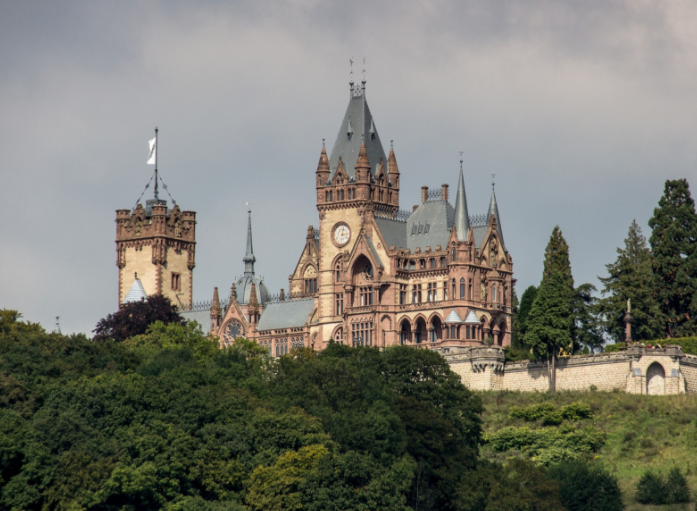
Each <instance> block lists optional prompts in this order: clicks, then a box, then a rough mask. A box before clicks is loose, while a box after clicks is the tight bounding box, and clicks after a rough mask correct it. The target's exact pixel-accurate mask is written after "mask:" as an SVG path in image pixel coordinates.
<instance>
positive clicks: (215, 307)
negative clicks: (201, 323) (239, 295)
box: [211, 287, 222, 316]
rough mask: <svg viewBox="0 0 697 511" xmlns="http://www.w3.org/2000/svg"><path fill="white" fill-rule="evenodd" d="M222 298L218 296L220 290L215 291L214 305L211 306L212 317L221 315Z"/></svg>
mask: <svg viewBox="0 0 697 511" xmlns="http://www.w3.org/2000/svg"><path fill="white" fill-rule="evenodd" d="M221 310H222V309H221V307H220V297H219V296H218V288H217V287H216V288H215V289H213V303H212V304H211V316H213V315H217V314H220V312H221Z"/></svg>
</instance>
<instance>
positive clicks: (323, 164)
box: [317, 142, 329, 174]
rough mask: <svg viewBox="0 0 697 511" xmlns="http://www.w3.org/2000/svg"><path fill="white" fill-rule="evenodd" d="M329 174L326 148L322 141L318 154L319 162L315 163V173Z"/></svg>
mask: <svg viewBox="0 0 697 511" xmlns="http://www.w3.org/2000/svg"><path fill="white" fill-rule="evenodd" d="M324 172H326V173H327V174H329V158H328V157H327V150H326V149H325V147H324V142H322V153H321V154H320V155H319V163H318V164H317V173H318V174H320V173H324Z"/></svg>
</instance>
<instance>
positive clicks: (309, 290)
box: [305, 279, 317, 295]
mask: <svg viewBox="0 0 697 511" xmlns="http://www.w3.org/2000/svg"><path fill="white" fill-rule="evenodd" d="M316 292H317V279H305V294H306V295H313V294H315V293H316Z"/></svg>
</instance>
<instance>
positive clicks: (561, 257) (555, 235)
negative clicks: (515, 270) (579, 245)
mask: <svg viewBox="0 0 697 511" xmlns="http://www.w3.org/2000/svg"><path fill="white" fill-rule="evenodd" d="M555 273H558V274H560V275H561V276H562V277H563V280H564V283H565V284H566V286H567V289H568V291H569V294H571V292H572V291H573V289H574V277H573V276H572V275H571V263H570V262H569V244H568V243H567V242H566V240H565V239H564V235H563V234H562V232H561V229H560V228H559V226H558V225H557V226H556V227H554V230H553V231H552V236H551V237H550V238H549V243H547V248H546V249H545V266H544V271H543V273H542V281H543V282H544V281H545V280H548V279H549V278H550V277H551V276H552V275H553V274H555Z"/></svg>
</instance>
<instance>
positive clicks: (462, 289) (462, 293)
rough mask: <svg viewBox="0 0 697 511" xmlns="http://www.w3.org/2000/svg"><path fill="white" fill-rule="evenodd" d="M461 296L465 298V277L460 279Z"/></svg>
mask: <svg viewBox="0 0 697 511" xmlns="http://www.w3.org/2000/svg"><path fill="white" fill-rule="evenodd" d="M460 298H462V299H464V298H465V279H464V278H463V279H460Z"/></svg>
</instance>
